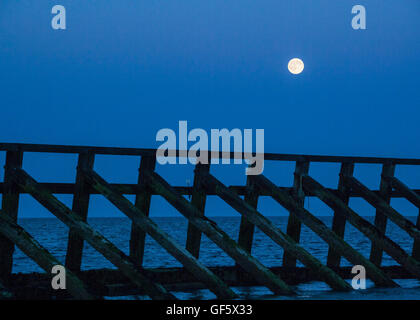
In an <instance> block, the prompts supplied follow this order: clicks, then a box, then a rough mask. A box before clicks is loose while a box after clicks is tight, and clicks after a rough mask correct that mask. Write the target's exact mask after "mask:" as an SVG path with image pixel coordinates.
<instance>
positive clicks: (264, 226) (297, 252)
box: [203, 174, 351, 291]
mask: <svg viewBox="0 0 420 320" xmlns="http://www.w3.org/2000/svg"><path fill="white" fill-rule="evenodd" d="M260 178H261V176H254V177H253V179H254V180H256V181H257V184H258V182H259V181H260ZM203 181H204V182H203V183H204V185H205V186H206V188H207V189H209V190H213V191H214V192H215V193H216V194H217V195H218V196H219V197H220V198H222V199H223V200H224V201H225V202H226V203H228V204H229V205H230V206H231V207H232V208H234V209H236V210H237V211H238V212H239V213H240V214H242V215H243V216H244V217H246V218H247V219H248V220H249V221H250V222H252V223H253V224H254V225H255V226H257V227H258V228H259V229H260V230H261V231H262V232H264V233H265V234H266V235H267V236H269V237H270V238H271V239H272V240H273V241H275V242H276V243H277V244H279V245H280V246H282V247H283V248H284V250H285V251H287V252H289V253H290V255H292V256H293V257H295V258H296V259H298V260H300V261H301V262H302V263H303V264H304V265H306V266H307V267H308V268H310V269H311V270H312V271H314V272H315V273H316V274H319V275H320V277H321V278H322V279H323V280H324V281H325V282H326V283H328V285H330V286H331V287H332V288H333V289H335V290H341V291H348V290H350V289H351V287H350V286H349V284H348V283H347V282H345V281H344V280H343V279H342V278H340V277H339V276H338V275H337V274H336V273H335V272H334V271H332V270H331V269H330V268H328V267H327V266H325V265H323V264H322V263H321V262H320V261H319V260H318V259H316V258H315V257H313V256H312V255H311V254H310V253H309V252H307V251H306V250H305V249H304V248H302V247H301V246H299V244H297V243H296V242H295V241H294V240H293V239H292V238H291V237H290V236H288V235H287V234H285V233H283V232H282V231H281V230H280V229H279V228H277V227H276V226H275V225H274V224H273V223H272V222H271V221H270V220H269V219H267V218H266V217H264V216H263V215H262V214H261V213H259V212H258V211H257V210H256V209H254V208H253V207H251V206H250V205H248V204H247V203H246V202H245V201H244V200H242V199H241V198H240V197H239V196H238V195H237V194H235V193H234V192H232V191H231V190H229V189H228V188H227V187H226V186H225V185H223V183H221V182H220V181H219V180H217V179H216V178H215V177H214V176H212V175H210V174H208V175H206V177H205V179H204V180H203ZM291 201H294V200H293V199H292V198H291ZM296 207H297V206H296ZM288 209H289V208H288ZM290 209H293V210H295V209H296V208H290Z"/></svg>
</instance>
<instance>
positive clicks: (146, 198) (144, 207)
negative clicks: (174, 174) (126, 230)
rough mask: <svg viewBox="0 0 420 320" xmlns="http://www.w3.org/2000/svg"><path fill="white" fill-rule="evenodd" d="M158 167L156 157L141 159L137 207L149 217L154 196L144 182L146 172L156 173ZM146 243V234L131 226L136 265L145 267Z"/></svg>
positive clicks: (133, 224)
mask: <svg viewBox="0 0 420 320" xmlns="http://www.w3.org/2000/svg"><path fill="white" fill-rule="evenodd" d="M155 166H156V157H155V156H154V155H153V156H143V157H141V162H140V168H139V176H138V182H137V185H138V187H139V190H140V191H139V192H138V193H137V194H136V200H135V206H136V207H137V208H139V209H140V211H141V212H143V214H145V215H146V216H149V210H150V202H151V200H152V194H151V193H150V191H149V190H148V189H147V188H146V184H145V181H144V172H145V171H148V170H150V171H154V170H155ZM145 242H146V233H145V232H144V231H143V230H142V229H141V228H140V227H139V226H137V225H136V224H135V223H132V225H131V238H130V257H131V258H132V260H133V261H134V263H135V264H136V265H139V266H141V265H143V257H144V245H145Z"/></svg>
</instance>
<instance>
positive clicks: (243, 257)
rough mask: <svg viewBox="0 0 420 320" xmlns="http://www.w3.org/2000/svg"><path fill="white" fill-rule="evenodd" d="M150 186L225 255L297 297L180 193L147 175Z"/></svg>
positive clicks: (269, 284)
mask: <svg viewBox="0 0 420 320" xmlns="http://www.w3.org/2000/svg"><path fill="white" fill-rule="evenodd" d="M147 179H148V184H149V186H150V187H151V188H153V190H154V191H155V192H156V193H159V194H160V195H161V196H162V197H164V198H165V199H166V201H168V202H169V203H170V204H171V205H172V206H173V207H174V208H176V209H177V210H178V211H179V212H180V213H181V214H182V215H183V216H185V217H186V218H187V219H188V220H189V221H191V223H193V224H194V225H195V226H196V227H197V228H198V229H200V231H201V232H203V233H204V234H205V235H206V236H207V237H208V238H209V239H210V240H212V241H213V242H214V243H216V244H217V245H218V246H219V247H220V248H221V249H222V250H223V251H225V252H226V253H227V254H228V255H229V256H230V257H231V258H232V259H233V260H234V261H235V262H236V263H237V264H238V265H240V266H241V267H242V268H243V269H244V270H245V271H247V272H248V273H250V274H251V275H252V277H254V279H255V280H256V281H257V282H258V283H259V284H261V285H264V286H266V287H267V288H269V289H270V290H271V291H273V292H274V293H277V294H287V295H290V294H293V293H294V291H293V290H292V289H291V288H290V287H289V286H288V285H287V284H286V283H284V282H283V280H281V279H280V278H278V277H276V276H275V275H274V274H273V273H272V272H270V270H268V268H267V267H265V266H264V265H263V264H261V263H260V262H259V261H258V260H257V259H255V258H254V257H253V256H251V255H250V254H249V253H248V252H246V251H245V250H244V249H242V248H241V247H240V246H239V245H238V244H237V243H236V242H235V241H234V240H232V239H231V238H230V237H229V236H228V235H227V234H226V233H225V232H224V231H223V230H221V229H220V228H219V227H218V226H217V225H216V223H214V222H213V221H211V220H210V219H208V218H206V217H203V216H202V215H201V213H200V212H199V211H198V210H197V208H196V207H194V206H193V205H192V204H191V203H190V202H188V201H187V200H186V199H185V198H184V197H183V196H182V195H180V194H178V193H176V191H175V190H174V189H173V188H172V187H171V186H170V185H169V184H168V183H167V182H166V181H165V180H164V179H163V178H162V177H161V176H159V175H158V174H157V173H156V172H152V173H148V174H147Z"/></svg>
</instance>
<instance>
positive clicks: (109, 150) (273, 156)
mask: <svg viewBox="0 0 420 320" xmlns="http://www.w3.org/2000/svg"><path fill="white" fill-rule="evenodd" d="M14 150H21V151H28V152H48V153H86V152H92V153H95V154H108V155H127V156H151V155H156V149H147V148H119V147H98V146H74V145H73V146H72V145H48V144H28V143H0V151H14ZM175 151H176V154H177V155H180V154H182V153H183V152H185V151H184V150H183V151H179V150H175ZM205 153H208V156H209V158H208V159H210V158H211V157H212V155H213V154H215V155H214V156H213V158H214V157H221V156H222V152H221V151H220V152H218V153H217V152H209V151H205V150H201V151H200V154H205ZM226 154H227V155H226ZM223 156H224V157H227V158H230V159H234V158H235V157H236V158H238V157H240V158H241V159H246V158H247V157H246V154H245V153H234V152H230V153H227V152H223ZM264 159H265V160H277V161H309V162H339V163H342V162H354V163H379V164H381V163H382V164H383V163H390V162H392V163H394V164H406V165H420V159H410V158H380V157H354V156H323V155H302V154H281V153H264Z"/></svg>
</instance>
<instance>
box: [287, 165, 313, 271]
mask: <svg viewBox="0 0 420 320" xmlns="http://www.w3.org/2000/svg"><path fill="white" fill-rule="evenodd" d="M308 172H309V162H308V161H297V162H296V169H295V173H294V182H293V198H294V200H295V202H296V204H297V205H298V206H299V207H302V208H303V207H304V205H305V192H303V189H302V175H306V174H308ZM301 228H302V225H301V222H300V220H299V219H298V217H297V216H296V213H295V212H294V211H293V210H292V211H289V220H288V222H287V234H288V235H289V236H290V237H291V238H292V239H293V240H294V241H295V242H297V243H299V240H300V231H301ZM283 266H285V267H296V258H295V257H293V256H292V255H290V253H289V252H287V251H285V252H284V255H283Z"/></svg>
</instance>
